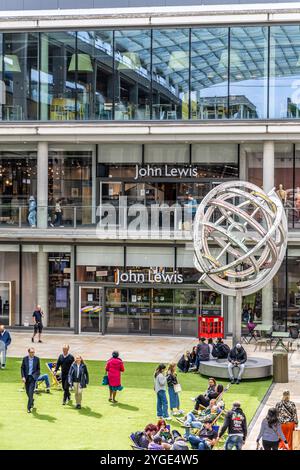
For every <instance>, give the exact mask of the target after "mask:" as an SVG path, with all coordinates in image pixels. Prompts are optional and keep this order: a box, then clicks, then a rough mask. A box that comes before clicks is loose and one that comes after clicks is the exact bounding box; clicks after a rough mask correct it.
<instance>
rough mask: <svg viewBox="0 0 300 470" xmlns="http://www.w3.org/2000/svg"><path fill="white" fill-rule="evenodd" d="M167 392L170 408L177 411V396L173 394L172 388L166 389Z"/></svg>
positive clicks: (178, 405) (178, 404)
mask: <svg viewBox="0 0 300 470" xmlns="http://www.w3.org/2000/svg"><path fill="white" fill-rule="evenodd" d="M168 391H169V398H170V408H171V410H174V409H175V408H177V409H178V410H179V407H180V403H179V395H178V393H176V392H175V390H174V387H168Z"/></svg>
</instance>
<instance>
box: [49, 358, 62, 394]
mask: <svg viewBox="0 0 300 470" xmlns="http://www.w3.org/2000/svg"><path fill="white" fill-rule="evenodd" d="M46 367H47V369H48V371H49V375H50V379H51V388H57V389H61V380H59V377H57V376H56V375H54V371H55V367H56V362H46Z"/></svg>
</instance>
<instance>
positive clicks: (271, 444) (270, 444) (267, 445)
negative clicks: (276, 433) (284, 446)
mask: <svg viewBox="0 0 300 470" xmlns="http://www.w3.org/2000/svg"><path fill="white" fill-rule="evenodd" d="M262 445H263V448H264V450H278V446H279V441H264V440H263V441H262Z"/></svg>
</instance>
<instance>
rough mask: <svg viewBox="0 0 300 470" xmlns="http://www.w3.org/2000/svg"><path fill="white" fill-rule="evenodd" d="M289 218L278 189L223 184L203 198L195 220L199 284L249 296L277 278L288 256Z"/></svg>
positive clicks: (250, 184) (229, 293) (244, 183)
mask: <svg viewBox="0 0 300 470" xmlns="http://www.w3.org/2000/svg"><path fill="white" fill-rule="evenodd" d="M286 246H287V219H286V215H285V212H284V209H283V206H282V203H281V201H280V200H279V198H278V196H277V194H276V192H275V190H274V189H273V190H272V191H270V192H269V193H268V194H266V193H265V192H264V191H263V190H262V189H260V188H259V187H258V186H255V185H254V184H252V183H248V182H244V181H232V182H226V183H222V184H220V185H218V186H216V187H215V188H214V189H212V190H211V191H210V192H209V193H208V194H207V195H206V196H205V197H204V199H203V200H202V202H201V204H200V205H199V207H198V210H197V213H196V216H195V220H194V264H195V267H196V269H197V270H198V271H199V272H200V273H202V276H201V277H200V279H199V282H202V281H203V282H205V284H206V285H208V286H209V287H210V288H212V289H214V290H216V291H217V292H219V293H221V294H225V295H232V296H236V295H237V294H238V293H240V294H241V295H248V294H252V293H254V292H256V291H257V290H259V289H261V288H262V287H264V286H265V285H266V284H267V283H268V282H269V281H271V280H272V278H273V277H274V275H275V274H276V272H277V271H278V269H279V267H280V265H281V263H282V261H283V258H284V256H285V252H286Z"/></svg>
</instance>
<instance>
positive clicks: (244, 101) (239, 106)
mask: <svg viewBox="0 0 300 470" xmlns="http://www.w3.org/2000/svg"><path fill="white" fill-rule="evenodd" d="M229 57H230V60H229V70H230V80H229V83H230V86H229V117H230V118H232V119H264V118H266V117H267V112H268V111H267V104H268V102H267V83H268V28H267V27H266V26H254V27H238V28H235V27H233V28H230V56H229Z"/></svg>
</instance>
